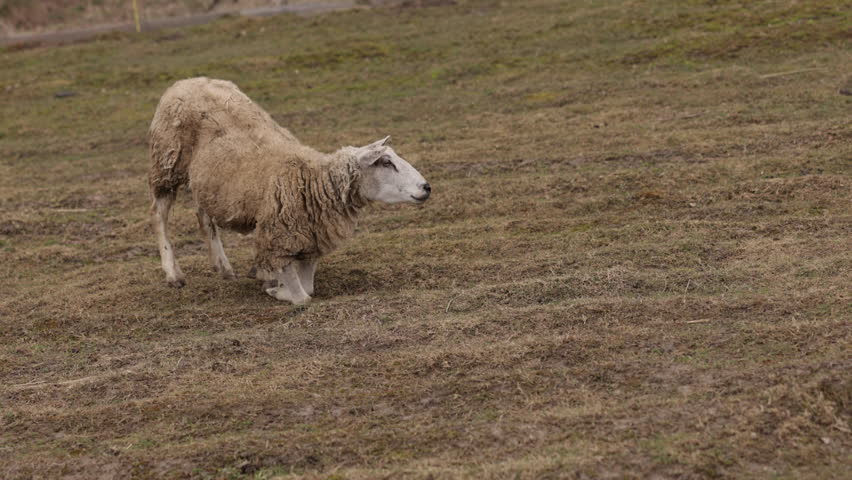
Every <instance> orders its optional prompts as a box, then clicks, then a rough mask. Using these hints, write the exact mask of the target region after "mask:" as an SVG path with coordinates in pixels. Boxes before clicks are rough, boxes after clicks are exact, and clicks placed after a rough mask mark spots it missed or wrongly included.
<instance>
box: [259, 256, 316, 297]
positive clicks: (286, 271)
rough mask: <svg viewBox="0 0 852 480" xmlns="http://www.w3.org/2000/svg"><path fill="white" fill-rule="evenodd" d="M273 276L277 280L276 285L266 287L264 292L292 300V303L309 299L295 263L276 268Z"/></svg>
mask: <svg viewBox="0 0 852 480" xmlns="http://www.w3.org/2000/svg"><path fill="white" fill-rule="evenodd" d="M275 277H276V278H277V280H278V287H276V288H267V289H266V293H268V294H269V295H271V296H273V297H275V298H277V299H278V300H286V301H288V302H292V303H293V304H294V305H304V304H306V303H308V302H310V301H311V297H310V295H308V293H307V292H305V289H304V288H302V283H301V282H300V281H299V272H298V269H297V263H295V262H294V263H291V264H290V265H287V266H286V267H284V268H283V269H281V270H278V271H277V272H275Z"/></svg>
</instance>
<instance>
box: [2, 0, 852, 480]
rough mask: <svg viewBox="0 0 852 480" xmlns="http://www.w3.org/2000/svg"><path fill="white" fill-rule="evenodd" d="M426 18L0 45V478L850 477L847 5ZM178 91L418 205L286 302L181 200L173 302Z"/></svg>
mask: <svg viewBox="0 0 852 480" xmlns="http://www.w3.org/2000/svg"><path fill="white" fill-rule="evenodd" d="M422 3H424V4H425V3H428V2H422ZM437 3H442V5H439V6H436V7H429V8H416V9H411V8H408V9H406V8H402V9H388V10H378V11H372V12H350V13H343V14H335V15H329V16H323V17H319V18H314V19H297V18H289V17H278V18H274V19H264V20H251V21H249V20H245V19H231V20H226V21H222V22H217V23H215V24H212V25H209V26H205V27H201V28H197V29H194V30H192V31H191V32H188V33H187V34H186V35H184V36H174V35H169V34H165V33H154V34H150V35H148V36H142V37H129V36H117V37H115V38H113V39H104V40H101V41H97V42H92V43H87V44H80V45H73V46H68V47H63V48H57V49H34V50H26V51H14V52H12V51H7V52H5V53H3V54H2V57H0V92H3V95H4V97H3V101H2V102H0V251H2V262H0V292H2V296H0V379H2V387H0V411H2V417H0V477H2V478H9V479H16V478H22V479H23V478H59V477H64V478H78V479H91V478H243V477H245V478H273V477H279V478H310V479H312V478H323V479H327V478H530V479H532V478H712V477H720V478H728V477H739V478H820V479H824V478H843V477H844V476H845V475H846V474H848V471H849V469H850V467H852V462H850V447H852V438H850V414H852V411H850V405H852V400H850V395H852V393H850V392H852V384H850V380H849V373H848V372H849V370H850V367H852V362H850V360H851V359H850V349H849V345H850V331H851V330H850V322H849V320H850V316H852V308H850V287H849V285H850V275H849V272H850V270H852V253H850V248H849V238H850V233H852V216H850V208H849V207H850V200H852V191H850V187H852V179H850V173H852V147H850V145H852V143H851V142H852V127H851V126H850V122H849V108H850V106H852V101H850V100H852V98H850V97H844V96H841V95H839V94H838V92H837V88H838V87H839V86H840V85H841V84H842V83H843V82H844V81H845V77H844V75H846V74H848V65H849V64H850V60H852V57H850V55H849V52H850V47H851V46H852V45H850V41H849V37H848V35H844V34H843V33H842V32H841V31H840V30H838V25H841V26H842V25H844V24H848V19H849V16H848V15H849V14H848V11H847V12H840V13H837V12H836V11H835V10H833V9H832V5H834V3H833V2H824V4H822V3H819V2H806V3H808V5H807V6H802V5H801V2H799V3H796V2H787V1H781V0H778V1H764V2H754V3H760V5H757V6H755V7H754V8H751V7H750V8H749V11H748V12H743V11H741V8H740V7H738V6H737V4H736V3H734V2H697V1H696V2H655V3H654V5H655V6H654V8H653V9H651V8H645V7H647V5H644V4H642V3H640V2H625V1H616V0H612V1H608V2H589V3H582V4H580V3H574V2H561V1H558V0H535V1H531V2H523V4H521V2H492V1H485V0H482V1H479V0H471V1H458V2H437ZM814 5H816V6H814ZM819 5H824V7H825V8H817V7H818V6H819ZM797 6H798V7H797ZM799 7H801V9H800V11H797V10H796V8H799ZM761 12H762V13H761ZM759 15H765V16H766V18H763V17H759ZM838 15H840V17H838ZM838 18H839V20H838ZM707 22H715V23H717V24H719V25H720V27H719V28H709V27H707V28H700V26H701V25H706V24H707ZM838 22H840V23H838ZM843 22H846V23H843ZM794 27H795V28H794ZM775 28H782V29H788V30H790V29H792V30H794V31H796V32H798V33H797V34H796V35H792V36H789V37H784V38H783V42H782V43H779V44H778V48H775V47H773V44H772V43H771V41H770V40H771V39H773V38H781V37H778V36H777V35H776V34H778V33H779V31H776V30H773V29H775ZM832 29H834V30H832ZM785 31H786V30H785ZM827 32H828V33H827ZM830 32H834V33H830ZM826 35H828V36H826ZM692 37H695V38H697V39H699V40H700V41H698V40H697V41H696V42H695V44H694V45H695V46H696V48H671V45H676V44H679V43H678V42H686V41H687V40H688V39H689V38H692ZM699 37H700V38H699ZM752 38H761V39H763V40H761V41H759V42H750V41H749V39H752ZM767 39H768V40H767ZM767 42H769V43H767ZM689 44H690V43H688V42H687V43H684V45H689ZM725 45H728V46H730V47H731V48H730V51H729V52H728V53H727V54H724V55H720V54H718V52H719V51H721V50H719V49H722V50H724V49H725ZM789 72H794V73H789ZM197 74H208V75H211V76H216V77H223V78H228V79H231V80H234V81H235V82H237V83H238V84H239V85H240V86H241V87H242V88H243V90H244V91H246V92H247V93H248V94H249V95H250V96H252V97H253V98H255V99H256V100H257V101H258V102H259V103H260V104H261V105H263V106H264V107H266V108H267V109H268V110H269V111H270V112H271V113H273V115H274V116H275V117H276V118H277V119H278V120H279V121H281V122H282V123H283V124H285V125H287V126H288V127H290V128H291V129H292V130H293V131H294V132H295V133H296V134H297V135H298V136H300V138H302V139H303V140H304V141H305V142H306V143H308V144H311V145H318V146H321V147H322V148H323V149H325V150H332V149H334V148H336V147H338V146H340V145H342V144H349V143H365V142H367V141H371V140H374V139H376V138H379V137H381V136H383V135H386V134H391V135H393V137H394V140H395V142H396V146H395V148H396V150H397V151H399V152H401V153H402V154H403V155H404V156H407V157H408V158H409V159H410V160H412V161H413V163H415V164H416V165H417V166H418V167H419V168H420V170H421V171H422V172H423V173H424V175H425V176H426V177H427V178H428V179H429V180H430V182H431V183H432V185H433V186H434V190H435V191H434V195H433V199H432V200H430V201H429V202H428V203H427V204H426V205H424V206H423V207H404V208H390V207H375V208H373V209H372V210H371V211H370V212H369V213H368V214H367V215H366V217H365V218H364V222H363V224H362V226H361V229H360V230H361V231H360V233H359V235H358V236H357V237H356V238H355V239H354V240H353V241H352V242H350V243H349V244H348V245H347V246H346V247H345V248H344V249H342V250H340V251H339V252H337V253H335V254H334V255H333V256H331V257H330V258H329V259H327V261H325V262H324V263H322V264H321V266H320V270H319V272H318V292H317V293H318V295H317V297H315V301H314V303H312V304H311V305H310V306H308V307H306V308H294V307H290V306H287V305H284V304H281V303H278V302H275V301H274V300H272V299H271V298H269V297H268V296H266V295H265V294H263V293H262V292H261V290H260V288H259V286H258V285H257V283H256V282H255V281H252V280H249V279H246V278H240V279H238V280H236V281H232V282H224V281H222V280H220V279H219V278H218V277H217V276H216V275H215V274H214V273H212V272H210V271H209V269H208V266H207V260H206V256H205V252H204V251H203V242H202V241H201V238H200V236H199V235H198V233H197V232H196V225H195V220H194V216H193V211H192V210H191V206H190V205H189V203H188V200H187V199H186V198H183V200H182V202H183V203H181V204H180V205H179V206H178V207H177V210H176V213H175V215H174V216H175V219H174V221H173V225H174V232H175V233H174V238H173V240H174V241H175V246H176V247H177V249H178V251H179V252H178V254H179V259H180V261H181V262H182V266H183V267H184V270H185V272H186V273H187V280H188V282H189V283H188V286H187V287H186V288H184V289H182V290H173V289H170V288H168V287H167V286H166V285H165V283H164V281H163V278H162V273H161V271H160V270H159V267H158V258H157V252H156V247H155V241H154V237H153V234H152V232H151V230H150V227H149V224H148V219H147V208H148V199H147V192H146V187H145V172H146V169H147V167H148V159H147V158H146V146H145V131H146V128H147V124H148V122H149V121H150V118H151V115H152V113H153V110H154V106H155V103H156V101H157V99H158V97H159V95H160V94H161V93H162V92H163V90H164V89H165V88H166V87H167V86H168V85H169V84H170V83H171V82H173V81H174V80H176V79H177V78H183V77H187V76H191V75H197ZM779 74H781V75H779ZM59 90H74V91H75V92H77V93H78V95H76V96H73V97H67V98H61V99H57V98H54V93H55V92H56V91H59ZM226 248H227V250H228V253H229V255H230V257H231V259H232V261H233V263H234V265H235V267H236V268H237V269H238V271H241V272H243V273H244V272H245V271H246V270H247V269H248V266H249V262H250V259H251V252H250V240H249V239H246V238H242V237H239V236H237V235H231V236H228V237H226Z"/></svg>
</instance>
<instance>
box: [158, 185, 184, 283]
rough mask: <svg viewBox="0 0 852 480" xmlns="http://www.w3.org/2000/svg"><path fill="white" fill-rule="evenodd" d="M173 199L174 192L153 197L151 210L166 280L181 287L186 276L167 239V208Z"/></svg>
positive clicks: (169, 208) (168, 208) (170, 205)
mask: <svg viewBox="0 0 852 480" xmlns="http://www.w3.org/2000/svg"><path fill="white" fill-rule="evenodd" d="M174 201H175V192H172V193H169V194H166V195H164V196H159V197H154V204H153V205H152V206H151V211H152V217H153V218H152V220H153V223H154V230H155V231H156V232H157V243H158V244H159V247H160V262H161V263H162V266H163V271H165V272H166V282H168V284H169V285H171V286H173V287H176V288H181V287H183V286H184V285H186V278H185V277H184V275H183V272H182V271H181V269H180V266H179V265H178V264H177V260H176V259H175V249H174V247H172V242H170V241H169V229H168V224H169V210H171V208H172V204H173V203H174Z"/></svg>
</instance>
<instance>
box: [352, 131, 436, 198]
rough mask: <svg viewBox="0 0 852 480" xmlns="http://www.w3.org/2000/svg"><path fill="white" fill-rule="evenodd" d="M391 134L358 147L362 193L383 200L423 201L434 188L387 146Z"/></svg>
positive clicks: (366, 196) (364, 195)
mask: <svg viewBox="0 0 852 480" xmlns="http://www.w3.org/2000/svg"><path fill="white" fill-rule="evenodd" d="M388 140H390V137H385V138H384V139H382V140H379V141H378V142H375V143H371V144H370V145H367V146H365V147H361V148H358V149H357V153H356V156H357V158H358V165H359V167H360V168H361V172H362V175H361V178H362V180H361V195H362V196H363V197H364V198H366V199H367V200H372V201H376V202H384V203H402V202H413V203H423V202H425V201H426V199H428V198H429V195H430V194H431V193H432V187H430V186H429V184H428V183H427V182H426V179H425V178H423V175H420V172H418V171H417V170H416V169H415V168H414V167H412V166H411V164H410V163H408V162H406V161H405V160H403V159H402V157H400V156H399V155H397V154H396V152H394V151H393V149H392V148H391V147H390V146H389V145H388Z"/></svg>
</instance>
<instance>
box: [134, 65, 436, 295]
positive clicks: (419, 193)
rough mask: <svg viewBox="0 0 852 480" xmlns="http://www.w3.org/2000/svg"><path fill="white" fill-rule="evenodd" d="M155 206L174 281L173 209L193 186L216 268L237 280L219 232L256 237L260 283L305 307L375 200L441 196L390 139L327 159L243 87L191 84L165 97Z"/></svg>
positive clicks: (179, 277)
mask: <svg viewBox="0 0 852 480" xmlns="http://www.w3.org/2000/svg"><path fill="white" fill-rule="evenodd" d="M149 138H150V147H151V160H152V166H151V172H150V176H149V184H150V187H151V193H152V196H153V205H152V207H151V210H152V216H153V223H154V228H155V230H156V233H157V240H158V243H159V249H160V258H161V261H162V267H163V270H164V271H165V273H166V281H167V282H168V283H169V284H170V285H172V286H175V287H182V286H184V285H185V284H186V281H185V279H184V274H183V272H182V271H181V269H180V267H179V266H178V264H177V262H176V260H175V254H174V248H173V247H172V244H171V242H170V241H169V238H168V230H167V223H168V217H169V210H170V209H171V206H172V204H173V203H174V200H175V196H176V194H177V190H178V189H179V188H180V187H181V186H188V188H189V190H190V191H191V192H192V196H193V198H194V200H195V203H196V205H197V207H198V212H197V216H198V224H199V227H200V229H201V233H202V235H203V236H204V238H205V242H206V244H207V247H208V249H209V253H210V263H211V264H212V266H213V269H214V270H215V271H218V272H219V273H220V274H221V275H222V277H224V278H226V279H229V278H234V270H233V268H231V264H230V263H229V262H228V258H227V257H226V256H225V251H224V249H223V248H222V241H221V238H220V236H219V229H220V228H226V229H230V230H235V231H237V232H241V233H248V232H254V240H255V248H256V257H255V267H254V268H253V269H252V270H253V271H256V277H257V278H258V279H261V280H265V283H264V289H265V290H266V292H267V293H268V294H269V295H271V296H273V297H275V298H276V299H278V300H286V301H290V302H292V303H294V304H303V303H306V302H308V301H310V299H311V297H310V295H312V294H313V291H314V273H315V272H316V267H317V261H318V259H319V258H320V257H322V256H323V255H326V254H328V253H329V252H331V251H332V250H333V249H334V248H335V247H337V246H339V245H340V244H341V242H342V241H343V240H345V239H346V238H348V237H350V236H351V235H352V234H353V233H354V230H355V223H356V219H357V217H358V213H359V211H360V210H361V209H362V208H363V207H364V206H365V205H367V204H368V203H369V202H371V201H379V202H385V203H401V202H412V203H423V202H425V201H426V199H428V198H429V195H430V193H431V187H430V186H429V184H428V183H426V180H425V179H424V178H423V176H422V175H420V173H419V172H418V171H417V170H415V169H414V167H412V166H411V165H410V164H409V163H408V162H406V161H405V160H403V159H402V158H400V157H399V156H398V155H397V154H396V153H395V152H394V151H393V149H392V148H391V147H389V146H388V145H387V142H388V138H384V139H382V140H379V141H377V142H375V143H372V144H370V145H367V146H364V147H343V148H341V149H340V150H338V151H336V152H334V153H331V154H324V153H320V152H318V151H316V150H314V149H312V148H310V147H307V146H305V145H302V144H301V143H300V142H299V140H297V139H296V137H294V136H293V134H292V133H290V132H289V131H288V130H287V129H285V128H283V127H281V126H280V125H278V124H277V123H276V122H275V121H274V120H273V119H272V117H270V116H269V114H268V113H266V112H265V111H264V110H263V109H262V108H260V107H259V106H257V105H256V104H254V103H253V102H252V101H251V100H250V99H249V98H248V97H247V96H246V95H245V94H244V93H243V92H241V91H240V90H239V89H238V88H237V86H236V85H234V84H233V83H231V82H228V81H223V80H214V79H209V78H203V77H202V78H191V79H187V80H181V81H178V82H176V83H175V84H174V85H173V86H171V87H170V88H169V89H168V90H166V92H165V93H164V94H163V96H162V98H161V99H160V103H159V105H158V106H157V111H156V112H155V114H154V119H153V121H152V122H151V128H150V131H149Z"/></svg>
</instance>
